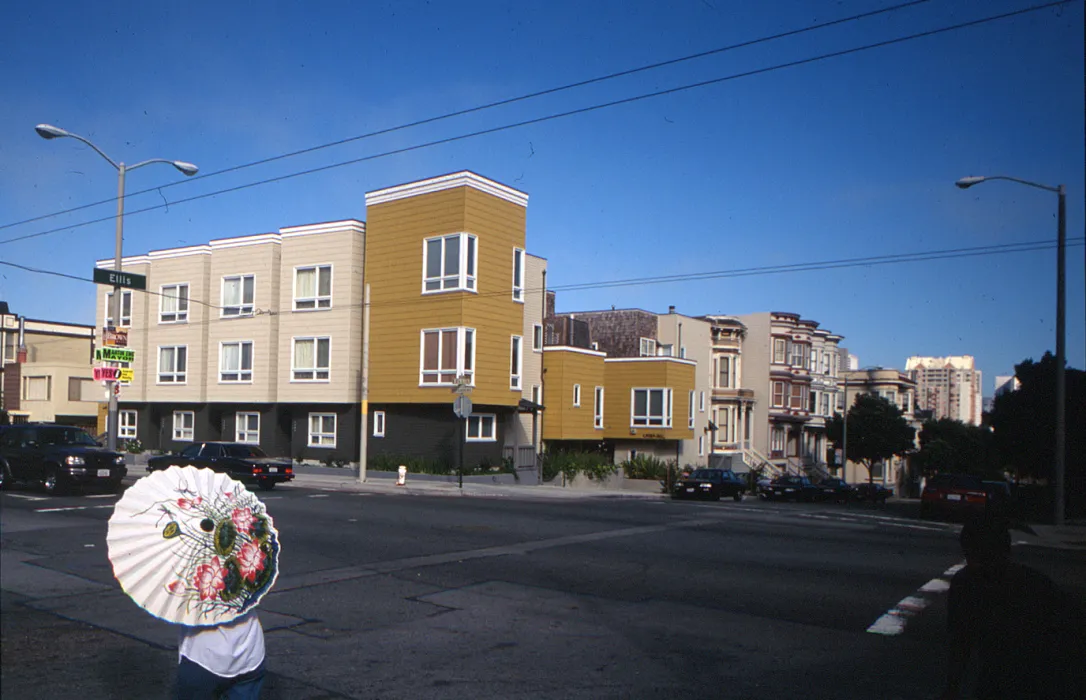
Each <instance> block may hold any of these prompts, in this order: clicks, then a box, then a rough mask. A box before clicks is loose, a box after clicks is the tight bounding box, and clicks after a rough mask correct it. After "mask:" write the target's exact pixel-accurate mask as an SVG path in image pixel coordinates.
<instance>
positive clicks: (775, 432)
mask: <svg viewBox="0 0 1086 700" xmlns="http://www.w3.org/2000/svg"><path fill="white" fill-rule="evenodd" d="M737 320H738V322H739V323H741V324H742V325H743V326H744V327H745V329H746V335H745V337H744V338H743V342H742V358H743V359H742V361H743V384H744V386H745V387H747V388H749V389H751V390H752V391H753V392H754V399H753V401H752V402H751V404H750V406H751V420H750V432H749V436H750V440H751V447H750V452H751V453H752V454H753V455H754V456H756V457H757V458H758V459H760V460H762V461H765V462H768V463H770V464H771V465H773V466H774V467H776V468H777V469H784V470H789V471H794V472H795V471H807V472H811V471H823V470H824V469H825V465H826V461H827V460H826V457H827V452H826V450H827V448H828V443H827V441H826V421H827V419H829V418H830V417H832V415H833V412H834V410H835V408H836V406H837V402H838V398H837V396H838V393H839V391H840V388H839V378H840V373H841V369H842V368H841V366H840V364H841V358H840V352H839V350H838V348H839V343H840V341H841V340H842V336H840V335H836V334H834V333H830V332H828V331H826V330H825V329H821V328H819V324H818V323H817V322H816V321H811V320H806V319H803V318H801V317H800V316H799V315H798V314H793V313H786V312H778V311H774V312H763V313H756V314H748V315H745V316H739V317H738V319H737Z"/></svg>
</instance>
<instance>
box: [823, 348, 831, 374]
mask: <svg viewBox="0 0 1086 700" xmlns="http://www.w3.org/2000/svg"><path fill="white" fill-rule="evenodd" d="M829 373H830V354H829V353H828V352H823V353H822V374H829Z"/></svg>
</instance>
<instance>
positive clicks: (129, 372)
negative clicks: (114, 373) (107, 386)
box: [118, 367, 136, 382]
mask: <svg viewBox="0 0 1086 700" xmlns="http://www.w3.org/2000/svg"><path fill="white" fill-rule="evenodd" d="M135 376H136V374H135V370H133V369H131V368H129V367H122V368H121V376H120V377H118V381H122V382H131V381H132V379H133V378H134V377H135Z"/></svg>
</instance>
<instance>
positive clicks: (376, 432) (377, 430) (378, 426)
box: [373, 411, 386, 437]
mask: <svg viewBox="0 0 1086 700" xmlns="http://www.w3.org/2000/svg"><path fill="white" fill-rule="evenodd" d="M385 420H386V418H385V412H384V411H374V412H373V437H384V436H385Z"/></svg>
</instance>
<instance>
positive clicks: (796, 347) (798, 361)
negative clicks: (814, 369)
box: [789, 343, 806, 367]
mask: <svg viewBox="0 0 1086 700" xmlns="http://www.w3.org/2000/svg"><path fill="white" fill-rule="evenodd" d="M805 347H806V346H805V345H802V344H800V343H792V359H791V360H790V361H789V364H790V365H792V366H793V367H803V366H804V365H805V363H804V361H803V349H804V348H805Z"/></svg>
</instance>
